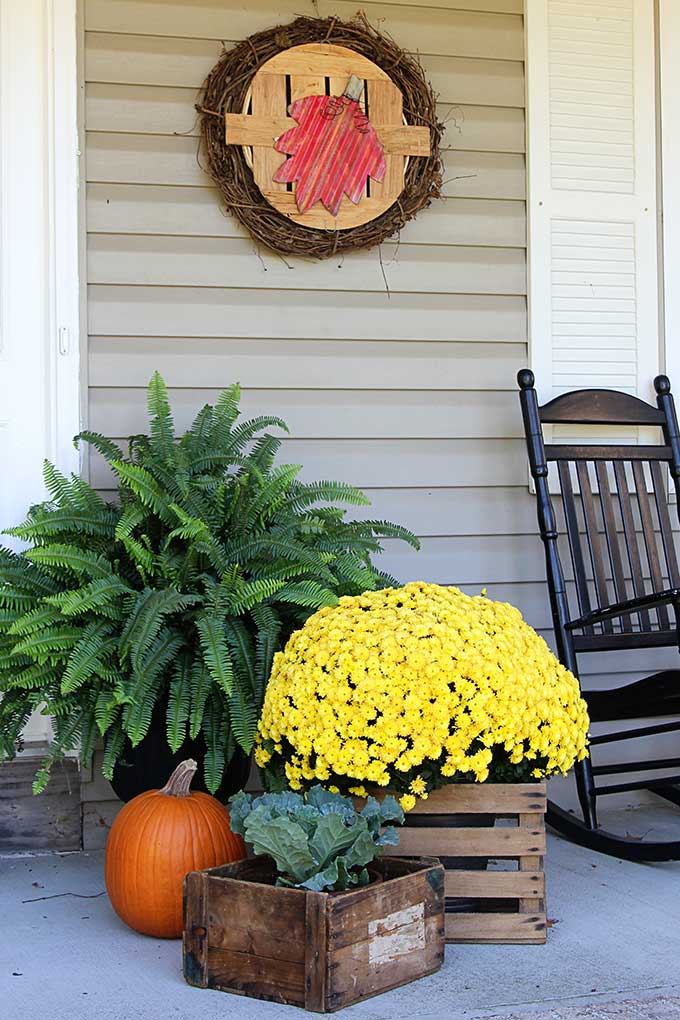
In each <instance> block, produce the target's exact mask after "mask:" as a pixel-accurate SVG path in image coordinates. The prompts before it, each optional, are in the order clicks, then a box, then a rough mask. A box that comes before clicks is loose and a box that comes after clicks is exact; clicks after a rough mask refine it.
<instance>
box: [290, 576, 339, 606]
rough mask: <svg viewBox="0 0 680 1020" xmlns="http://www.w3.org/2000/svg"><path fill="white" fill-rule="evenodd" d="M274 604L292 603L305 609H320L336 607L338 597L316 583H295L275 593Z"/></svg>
mask: <svg viewBox="0 0 680 1020" xmlns="http://www.w3.org/2000/svg"><path fill="white" fill-rule="evenodd" d="M276 602H292V603H294V604H295V605H297V606H305V607H306V608H307V609H321V608H322V607H323V606H337V604H338V597H337V595H335V593H334V592H332V591H330V589H328V588H324V587H322V585H320V584H318V583H317V582H316V581H297V582H293V583H292V584H287V585H285V587H283V588H281V589H280V590H279V591H277V593H276Z"/></svg>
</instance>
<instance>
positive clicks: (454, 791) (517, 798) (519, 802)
mask: <svg viewBox="0 0 680 1020" xmlns="http://www.w3.org/2000/svg"><path fill="white" fill-rule="evenodd" d="M545 808H546V786H545V783H469V784H468V783H452V784H451V785H450V786H444V787H442V789H441V790H433V792H432V793H431V794H430V795H429V797H428V798H427V800H419V801H418V804H417V806H416V808H415V809H414V810H416V811H417V813H418V814H419V815H427V814H434V815H436V814H446V813H447V812H455V813H456V814H480V815H487V814H488V815H493V814H495V815H502V814H503V813H504V812H506V813H507V814H519V813H520V812H526V811H540V812H545Z"/></svg>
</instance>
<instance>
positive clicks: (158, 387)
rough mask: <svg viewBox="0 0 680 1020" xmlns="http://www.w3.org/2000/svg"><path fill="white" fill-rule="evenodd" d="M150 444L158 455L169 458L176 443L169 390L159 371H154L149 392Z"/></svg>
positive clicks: (164, 458) (165, 458)
mask: <svg viewBox="0 0 680 1020" xmlns="http://www.w3.org/2000/svg"><path fill="white" fill-rule="evenodd" d="M147 407H148V411H149V433H150V446H151V449H152V451H153V452H154V453H155V454H156V456H158V457H160V458H161V459H162V460H168V459H169V458H170V456H171V454H172V451H173V447H174V445H175V425H174V422H173V420H172V411H171V410H170V402H169V400H168V391H167V389H166V388H165V383H164V382H163V380H162V379H161V377H160V374H159V373H158V372H154V374H153V376H152V377H151V381H150V382H149V389H148V392H147Z"/></svg>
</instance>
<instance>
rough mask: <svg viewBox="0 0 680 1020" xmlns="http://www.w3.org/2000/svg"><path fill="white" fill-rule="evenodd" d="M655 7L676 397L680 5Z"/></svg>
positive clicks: (679, 353)
mask: <svg viewBox="0 0 680 1020" xmlns="http://www.w3.org/2000/svg"><path fill="white" fill-rule="evenodd" d="M658 3H659V29H658V31H659V84H660V89H659V94H660V106H661V109H660V123H661V146H660V149H661V181H662V195H663V199H662V210H663V212H662V216H663V220H662V222H663V283H664V287H663V298H664V307H663V327H664V335H665V344H664V348H665V350H664V360H665V366H664V369H665V371H666V372H667V374H668V376H669V377H670V380H671V383H672V384H673V385H674V386H675V387H676V389H677V391H678V393H679V394H680V117H679V115H678V111H680V62H679V61H678V53H679V52H680V4H678V2H677V0H658Z"/></svg>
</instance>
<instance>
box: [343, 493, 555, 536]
mask: <svg viewBox="0 0 680 1020" xmlns="http://www.w3.org/2000/svg"><path fill="white" fill-rule="evenodd" d="M364 492H365V493H366V495H367V496H368V498H369V499H370V500H371V506H370V508H368V509H367V510H363V509H357V510H354V509H353V510H351V511H350V513H349V516H350V517H365V516H366V515H367V514H370V516H371V517H375V518H378V519H379V520H389V521H396V522H398V523H399V524H403V525H404V526H405V527H407V528H411V530H412V531H416V532H418V533H419V534H420V535H423V536H436V535H440V536H441V535H449V534H451V533H452V532H453V531H455V533H456V535H529V536H532V535H534V534H535V533H536V509H535V506H534V502H533V500H532V498H531V496H530V495H529V493H528V492H527V487H526V485H524V486H517V487H516V488H514V489H513V488H507V487H505V488H504V487H500V486H499V487H498V488H496V489H495V491H494V494H493V498H492V499H489V494H488V492H487V491H486V490H485V489H473V488H456V489H452V488H429V489H428V488H422V489H389V488H385V489H377V488H373V487H367V488H364Z"/></svg>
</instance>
